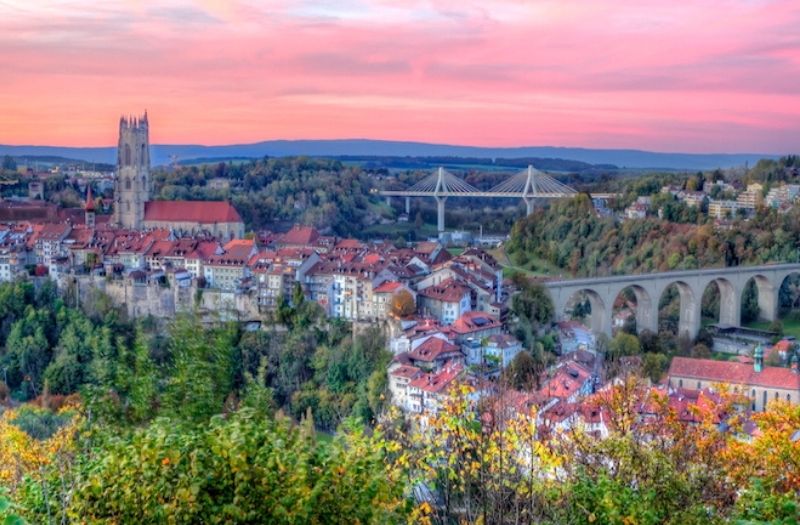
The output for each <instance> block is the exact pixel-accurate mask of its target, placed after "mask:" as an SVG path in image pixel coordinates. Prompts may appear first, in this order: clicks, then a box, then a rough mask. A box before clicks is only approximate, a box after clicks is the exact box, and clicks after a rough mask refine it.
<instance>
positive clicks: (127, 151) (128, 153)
mask: <svg viewBox="0 0 800 525" xmlns="http://www.w3.org/2000/svg"><path fill="white" fill-rule="evenodd" d="M124 161H125V162H123V166H130V165H131V146H130V144H125V159H124Z"/></svg>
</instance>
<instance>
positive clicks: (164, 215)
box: [144, 201, 242, 224]
mask: <svg viewBox="0 0 800 525" xmlns="http://www.w3.org/2000/svg"><path fill="white" fill-rule="evenodd" d="M144 220H145V221H164V222H167V221H169V222H197V223H200V224H214V223H221V222H242V218H241V217H240V216H239V212H237V211H236V208H234V207H233V206H232V205H231V204H230V203H229V202H226V201H149V202H146V203H145V204H144Z"/></svg>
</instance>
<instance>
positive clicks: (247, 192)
mask: <svg viewBox="0 0 800 525" xmlns="http://www.w3.org/2000/svg"><path fill="white" fill-rule="evenodd" d="M212 179H223V180H225V181H227V182H228V183H229V184H230V189H224V188H215V187H212V186H211V185H209V181H211V180H212ZM152 180H153V198H154V199H166V200H176V199H189V200H214V199H231V201H232V202H233V204H234V206H235V207H236V209H237V210H238V211H239V213H240V214H241V216H242V219H244V221H245V224H246V225H247V226H248V228H249V229H259V228H263V227H264V226H265V225H269V224H271V223H274V222H288V223H289V224H291V223H292V222H298V223H303V224H309V225H312V226H316V227H320V228H328V227H330V228H331V230H332V231H333V232H334V233H336V234H339V235H350V234H352V233H353V232H355V231H358V230H359V229H360V228H362V227H363V225H364V224H367V223H373V222H376V214H377V213H378V211H379V210H376V207H375V206H376V205H377V204H379V203H380V202H381V201H380V199H377V197H376V196H374V195H371V194H370V189H371V188H372V187H373V184H374V181H373V180H372V179H371V178H370V177H369V176H368V175H367V173H366V172H365V171H363V170H361V169H360V168H352V167H347V166H344V165H343V164H342V163H341V162H338V161H330V160H320V159H308V158H303V157H298V158H289V159H261V160H253V161H247V162H240V163H219V164H205V165H200V166H180V167H177V168H175V169H158V170H155V171H154V172H153V175H152Z"/></svg>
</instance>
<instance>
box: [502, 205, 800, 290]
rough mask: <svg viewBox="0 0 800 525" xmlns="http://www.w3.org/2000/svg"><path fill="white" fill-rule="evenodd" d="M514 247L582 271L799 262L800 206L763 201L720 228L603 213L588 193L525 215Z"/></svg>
mask: <svg viewBox="0 0 800 525" xmlns="http://www.w3.org/2000/svg"><path fill="white" fill-rule="evenodd" d="M507 250H508V252H509V254H510V255H511V257H512V260H513V261H514V262H515V263H516V264H518V265H520V266H522V267H525V268H530V269H534V268H537V267H538V266H541V265H542V263H545V264H546V265H551V266H555V267H557V268H562V269H564V270H565V272H566V273H570V274H573V275H576V276H593V275H608V274H623V273H644V272H653V271H668V270H680V269H691V268H700V267H712V266H731V265H737V264H759V263H768V262H786V261H796V260H797V258H798V253H800V252H799V251H798V250H800V211H799V210H797V208H793V209H792V210H790V211H789V212H788V213H786V214H779V213H778V212H777V211H776V210H773V209H767V208H759V209H758V210H757V212H756V215H755V217H753V218H752V219H750V220H747V221H746V220H741V219H739V220H735V221H734V223H733V224H732V225H731V227H730V228H727V229H715V228H714V226H713V224H711V223H705V222H704V223H703V224H687V223H678V222H670V221H667V220H663V219H658V218H655V217H648V218H646V219H638V220H629V221H622V222H620V221H619V220H618V219H616V218H614V217H600V216H598V214H597V213H596V211H595V209H594V207H593V206H592V202H591V200H590V199H589V197H588V196H587V195H581V196H579V197H577V198H574V199H570V200H562V201H558V202H554V203H553V204H552V205H551V206H550V207H548V208H545V209H539V210H537V211H536V212H535V213H533V214H532V215H530V216H529V217H526V218H524V219H522V220H520V221H519V222H517V223H516V224H515V225H514V228H513V229H512V231H511V239H510V241H509V243H508V245H507Z"/></svg>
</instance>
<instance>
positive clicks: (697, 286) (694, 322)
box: [544, 264, 800, 338]
mask: <svg viewBox="0 0 800 525" xmlns="http://www.w3.org/2000/svg"><path fill="white" fill-rule="evenodd" d="M793 273H798V274H800V264H774V265H763V266H733V267H728V268H712V269H703V270H684V271H676V272H663V273H651V274H643V275H615V276H609V277H597V278H587V279H574V280H567V281H549V282H546V283H544V286H545V287H546V288H547V289H548V291H549V292H550V296H551V297H552V299H553V306H554V307H555V315H556V320H557V321H563V320H566V319H567V318H568V312H567V310H568V307H569V306H571V303H572V302H574V301H575V299H576V298H577V297H578V296H579V294H581V293H583V294H585V296H586V297H587V298H588V300H589V304H590V305H591V309H592V313H591V328H592V331H594V332H595V333H605V334H607V335H609V336H610V335H611V328H612V314H613V311H612V310H613V305H614V302H615V301H616V299H617V296H618V295H619V294H620V293H622V291H623V290H625V289H627V288H630V289H631V290H632V291H633V293H634V294H635V296H636V310H635V315H636V326H637V329H638V330H639V331H641V330H645V329H647V330H652V331H654V332H657V331H658V303H659V301H660V299H661V296H662V295H663V294H664V292H665V291H666V290H667V288H669V287H670V286H671V285H673V284H674V285H675V286H676V287H677V289H678V293H679V295H680V323H679V327H678V333H679V335H685V336H688V337H690V338H694V337H696V336H697V333H698V332H699V330H700V302H701V300H702V297H703V293H704V292H705V289H706V288H707V287H709V286H711V283H716V284H717V286H718V287H719V293H720V313H719V322H720V323H721V324H726V325H729V326H740V322H741V304H742V293H743V292H744V288H745V286H746V285H747V283H748V281H750V280H751V279H753V280H754V281H755V283H756V287H757V289H758V305H759V308H760V316H761V318H762V319H764V320H767V321H774V320H775V319H777V316H778V291H779V290H780V288H781V285H782V284H783V281H784V280H785V279H786V278H787V277H788V276H789V275H791V274H793Z"/></svg>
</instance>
